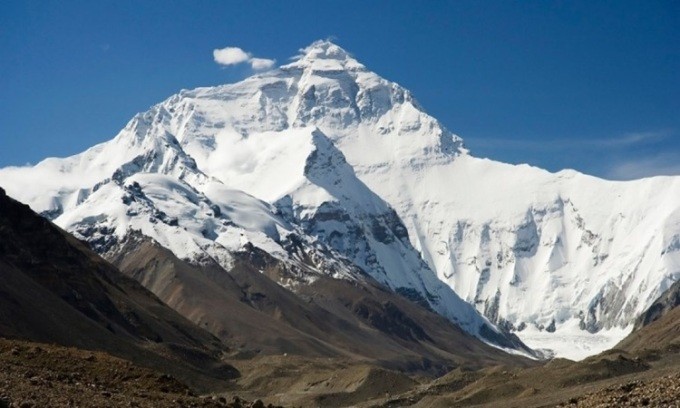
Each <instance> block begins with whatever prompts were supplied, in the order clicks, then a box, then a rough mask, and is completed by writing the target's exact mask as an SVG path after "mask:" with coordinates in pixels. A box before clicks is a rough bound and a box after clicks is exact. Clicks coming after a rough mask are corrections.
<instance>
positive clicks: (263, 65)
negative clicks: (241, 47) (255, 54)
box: [248, 58, 276, 71]
mask: <svg viewBox="0 0 680 408" xmlns="http://www.w3.org/2000/svg"><path fill="white" fill-rule="evenodd" d="M248 62H249V63H250V66H251V67H252V68H253V69H254V70H256V71H259V70H261V69H269V68H271V67H273V66H274V63H275V62H276V60H273V59H267V58H251V59H250V60H249V61H248Z"/></svg>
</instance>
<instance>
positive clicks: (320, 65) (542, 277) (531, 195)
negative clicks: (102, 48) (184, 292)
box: [0, 41, 680, 357]
mask: <svg viewBox="0 0 680 408" xmlns="http://www.w3.org/2000/svg"><path fill="white" fill-rule="evenodd" d="M0 185H2V186H3V187H4V188H5V189H6V190H7V192H8V194H10V195H12V196H14V197H15V198H17V199H19V200H21V201H23V202H26V203H28V204H29V205H31V207H32V208H33V209H34V210H36V211H37V212H41V213H43V214H44V215H46V216H48V217H50V218H52V219H54V220H55V222H56V223H57V224H59V225H61V226H63V227H65V228H66V229H68V230H70V231H72V232H74V233H76V234H77V235H78V236H80V237H82V238H84V239H87V240H88V241H90V242H91V243H92V244H93V245H94V246H95V247H96V248H97V249H98V250H99V251H100V252H102V253H106V252H107V251H111V250H112V249H114V248H115V247H116V243H117V242H119V241H120V240H122V239H123V238H124V237H125V235H126V234H127V233H128V232H129V231H130V230H131V229H132V230H138V231H141V232H142V233H143V234H144V235H147V236H148V237H151V238H153V239H154V240H155V241H157V242H159V243H160V244H161V245H163V246H165V247H166V248H168V249H170V250H171V251H173V252H174V253H175V254H176V255H177V256H179V257H181V258H185V259H189V260H191V261H194V262H201V260H202V259H206V257H209V258H210V259H214V260H216V261H218V262H219V263H220V264H221V265H223V266H224V267H225V268H228V267H229V265H230V262H231V255H230V254H231V253H233V251H236V250H238V249H239V248H242V247H243V246H244V245H247V244H248V243H250V244H252V245H254V246H256V247H258V248H261V249H263V250H265V251H266V252H269V253H270V254H272V255H273V256H275V257H276V258H278V259H281V260H282V261H285V262H287V263H289V264H290V265H294V266H295V268H294V270H296V271H298V272H297V275H296V278H295V279H292V280H291V281H290V282H282V283H283V284H285V285H287V286H289V287H291V288H293V289H294V287H295V285H299V284H304V282H305V281H308V280H309V279H314V278H313V277H314V275H315V274H318V273H330V274H332V275H333V276H335V277H337V278H345V279H360V278H361V274H362V273H365V274H367V275H369V276H371V277H372V278H374V279H375V280H377V281H379V282H382V283H383V284H385V285H387V286H388V287H390V288H392V289H393V290H395V291H397V292H400V293H402V294H404V295H406V296H409V297H411V298H412V299H413V300H416V301H418V302H420V303H421V304H423V305H427V306H428V307H430V308H432V309H433V310H436V311H437V312H439V313H440V314H442V315H444V316H446V317H448V318H450V319H451V320H453V321H456V322H458V323H459V324H461V326H462V327H464V328H465V329H466V330H468V331H470V332H471V333H473V334H475V335H480V336H482V337H483V336H484V334H485V333H486V337H487V340H488V339H489V338H496V337H497V336H498V335H499V333H498V332H496V330H495V329H494V328H493V327H492V326H490V325H488V324H487V323H486V320H485V319H484V318H482V317H480V315H479V314H478V313H476V312H475V310H474V308H476V309H477V310H478V311H479V312H481V313H483V314H484V315H485V316H486V317H487V318H488V319H489V320H491V321H493V322H494V323H497V324H498V325H500V326H502V327H504V328H506V329H508V330H511V331H516V332H517V334H518V335H519V336H520V337H521V338H522V339H524V340H525V341H526V342H528V344H529V345H532V346H535V347H539V348H542V347H548V348H551V349H553V350H554V351H556V352H557V354H559V355H563V356H570V357H582V356H585V355H587V354H592V353H595V352H598V351H600V350H602V349H603V348H606V347H607V346H609V345H610V344H611V345H613V344H615V343H616V342H617V341H618V340H620V339H621V338H622V337H623V336H624V335H625V334H626V333H627V331H629V330H630V327H631V323H632V322H633V321H634V319H635V318H636V317H637V316H638V315H639V314H640V313H641V312H642V311H644V310H645V309H646V308H647V307H648V306H649V305H650V304H651V302H653V301H654V299H656V298H657V297H658V296H659V295H660V294H661V293H662V292H663V291H664V290H666V289H667V288H668V287H669V286H670V285H671V284H672V282H674V281H676V280H678V278H680V177H656V178H651V179H644V180H637V181H631V182H612V181H606V180H601V179H597V178H594V177H590V176H586V175H583V174H580V173H577V172H574V171H563V172H559V173H556V174H553V173H549V172H546V171H544V170H541V169H537V168H533V167H529V166H526V165H521V166H513V165H508V164H503V163H498V162H494V161H491V160H487V159H478V158H475V157H473V156H471V155H470V154H469V153H468V151H467V150H466V149H465V148H464V147H463V143H462V140H461V139H460V138H459V137H457V136H456V135H454V134H452V133H450V132H449V131H448V130H446V129H445V128H444V127H443V126H442V125H441V124H440V123H439V122H438V121H437V120H436V119H434V118H432V117H431V116H429V115H428V114H426V113H425V112H424V111H423V109H422V108H421V107H420V106H419V105H418V104H417V102H416V101H415V100H414V99H413V97H412V96H411V94H410V92H409V91H407V90H405V89H404V88H402V87H400V86H399V85H397V84H395V83H392V82H389V81H387V80H385V79H383V78H381V77H379V76H378V75H376V74H375V73H373V72H371V71H369V70H368V69H366V67H364V66H363V65H362V64H360V63H359V62H357V61H356V60H355V59H354V58H353V57H352V56H351V55H349V54H348V53H347V52H345V51H344V50H343V49H341V48H340V47H338V46H337V45H335V44H333V43H330V42H328V41H319V42H315V43H314V44H312V45H310V46H309V47H307V48H306V49H304V50H302V51H301V55H299V56H298V57H297V58H295V60H294V62H292V63H290V64H288V65H284V66H282V67H280V68H278V69H276V70H273V71H270V72H266V73H263V74H259V75H255V76H253V77H250V78H248V79H246V80H244V81H242V82H239V83H236V84H229V85H223V86H218V87H213V88H199V89H196V90H191V91H181V92H180V93H179V94H177V95H175V96H172V97H170V98H169V99H167V100H166V101H164V102H162V103H160V104H158V105H156V106H154V107H152V108H151V109H150V110H149V111H147V112H145V113H142V114H139V115H137V116H135V118H133V119H132V120H131V121H130V123H129V124H128V125H127V126H126V127H125V129H123V130H122V131H121V132H120V133H119V134H118V135H117V136H116V137H115V138H114V139H113V140H111V141H109V142H106V143H103V144H100V145H97V146H95V147H93V148H91V149H89V150H87V151H85V152H83V153H81V154H79V155H76V156H73V157H70V158H65V159H47V160H45V161H43V162H41V163H39V164H38V165H36V166H33V167H20V168H6V169H2V170H0ZM294 248H302V250H301V252H302V253H300V252H296V250H295V249H294ZM309 259H312V262H310V261H309ZM454 291H455V292H454ZM456 293H457V294H458V295H459V296H460V297H459V296H458V295H456ZM460 298H463V299H464V300H466V301H467V302H469V303H465V302H462V301H461V299H460ZM470 305H473V306H474V308H473V307H471V306H470ZM579 344H581V346H582V347H581V348H579V347H578V346H579Z"/></svg>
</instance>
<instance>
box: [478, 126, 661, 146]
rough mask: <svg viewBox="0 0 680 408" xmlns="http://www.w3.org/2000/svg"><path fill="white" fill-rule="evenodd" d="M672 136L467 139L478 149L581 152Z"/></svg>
mask: <svg viewBox="0 0 680 408" xmlns="http://www.w3.org/2000/svg"><path fill="white" fill-rule="evenodd" d="M671 135H672V132H671V131H669V130H657V131H647V132H630V133H625V134H622V135H620V136H618V137H610V138H599V139H598V138H594V139H584V138H576V137H573V138H568V137H567V138H560V139H550V138H548V139H514V138H469V137H468V138H466V139H467V140H468V141H469V142H470V144H474V145H475V146H476V147H484V148H499V149H521V150H532V151H554V150H580V149H584V148H600V149H623V148H627V147H632V146H637V145H651V144H654V143H658V142H661V141H663V140H665V139H666V138H668V137H669V136H671Z"/></svg>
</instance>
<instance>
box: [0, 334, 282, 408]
mask: <svg viewBox="0 0 680 408" xmlns="http://www.w3.org/2000/svg"><path fill="white" fill-rule="evenodd" d="M0 366H2V370H0V408H40V407H139V408H145V407H148V408H155V407H233V408H237V407H244V408H245V407H261V408H264V407H266V406H267V405H265V404H264V403H263V402H262V401H255V402H249V401H244V400H241V399H240V398H238V397H237V396H219V397H217V396H198V395H196V394H195V393H194V392H193V391H192V390H191V389H189V388H188V387H187V386H186V385H184V384H183V383H181V382H180V381H178V380H177V379H176V378H174V377H173V376H171V375H167V374H161V373H158V372H155V371H152V370H150V369H147V368H143V367H139V366H137V365H135V364H133V363H131V362H129V361H126V360H122V359H119V358H116V357H112V356H110V355H108V354H106V353H102V352H91V351H86V350H80V349H75V348H66V347H61V346H56V345H47V344H40V343H31V342H25V341H17V340H7V339H0ZM269 407H271V405H269Z"/></svg>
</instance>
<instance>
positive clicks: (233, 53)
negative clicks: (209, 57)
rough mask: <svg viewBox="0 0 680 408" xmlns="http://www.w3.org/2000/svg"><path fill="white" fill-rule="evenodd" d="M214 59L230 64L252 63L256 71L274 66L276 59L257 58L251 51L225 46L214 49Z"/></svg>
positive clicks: (219, 62) (224, 64)
mask: <svg viewBox="0 0 680 408" xmlns="http://www.w3.org/2000/svg"><path fill="white" fill-rule="evenodd" d="M213 59H214V60H215V62H216V63H218V64H220V65H223V66H229V65H237V64H242V63H246V62H247V63H248V64H250V67H251V68H252V69H254V70H256V71H260V70H263V69H269V68H271V67H273V66H274V64H275V63H276V60H273V59H268V58H255V57H253V55H252V54H251V53H249V52H246V51H244V50H243V49H241V48H239V47H224V48H216V49H214V50H213Z"/></svg>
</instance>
